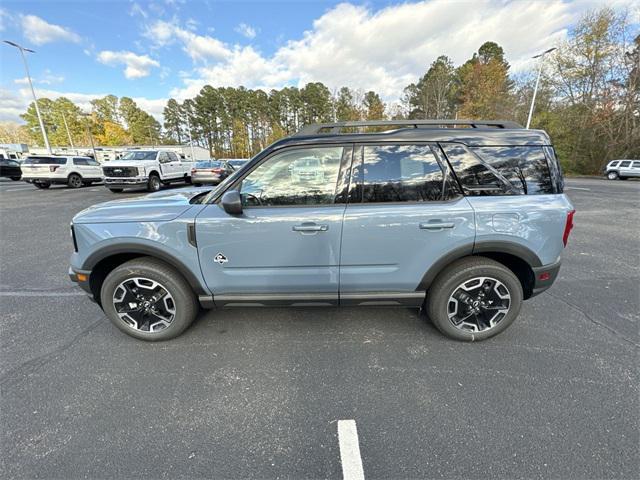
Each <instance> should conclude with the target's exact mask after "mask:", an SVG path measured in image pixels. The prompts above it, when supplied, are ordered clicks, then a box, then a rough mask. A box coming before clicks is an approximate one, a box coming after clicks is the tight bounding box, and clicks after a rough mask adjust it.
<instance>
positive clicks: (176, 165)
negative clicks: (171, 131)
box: [167, 152, 185, 178]
mask: <svg viewBox="0 0 640 480" xmlns="http://www.w3.org/2000/svg"><path fill="white" fill-rule="evenodd" d="M167 156H168V157H169V163H168V164H167V165H168V166H169V169H170V171H171V176H172V178H180V177H182V176H184V174H185V172H184V171H183V168H182V163H181V162H180V159H179V158H178V155H177V154H175V153H174V152H167Z"/></svg>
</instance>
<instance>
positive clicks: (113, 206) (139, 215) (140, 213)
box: [73, 187, 211, 223]
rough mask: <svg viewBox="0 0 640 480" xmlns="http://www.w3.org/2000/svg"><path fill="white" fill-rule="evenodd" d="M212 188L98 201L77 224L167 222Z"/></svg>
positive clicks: (81, 214)
mask: <svg viewBox="0 0 640 480" xmlns="http://www.w3.org/2000/svg"><path fill="white" fill-rule="evenodd" d="M210 190H211V188H210V187H209V188H207V187H194V188H181V189H175V190H169V191H165V192H155V193H151V194H149V195H144V196H142V197H137V198H128V199H123V200H112V201H110V202H105V203H98V204H97V205H93V206H91V207H89V208H87V209H85V210H82V211H81V212H80V213H78V214H77V215H76V216H75V217H73V223H120V222H166V221H169V220H173V219H174V218H177V217H179V216H180V215H182V214H183V213H184V212H186V211H187V210H189V209H190V208H191V207H193V206H198V205H197V204H196V205H194V204H191V203H190V201H191V199H192V198H193V197H195V196H196V195H198V194H200V193H203V192H208V191H210Z"/></svg>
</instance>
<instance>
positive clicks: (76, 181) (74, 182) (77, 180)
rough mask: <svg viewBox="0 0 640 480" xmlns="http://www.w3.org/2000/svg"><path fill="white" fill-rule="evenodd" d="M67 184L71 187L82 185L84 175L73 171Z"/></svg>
mask: <svg viewBox="0 0 640 480" xmlns="http://www.w3.org/2000/svg"><path fill="white" fill-rule="evenodd" d="M67 185H68V187H69V188H80V187H82V177H81V176H80V175H78V174H77V173H72V174H71V175H69V178H68V179H67Z"/></svg>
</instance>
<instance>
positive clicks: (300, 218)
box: [69, 120, 574, 341]
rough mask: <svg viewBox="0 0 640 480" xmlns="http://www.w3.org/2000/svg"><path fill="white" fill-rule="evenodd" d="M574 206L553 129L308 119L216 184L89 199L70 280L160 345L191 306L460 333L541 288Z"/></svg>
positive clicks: (508, 318)
mask: <svg viewBox="0 0 640 480" xmlns="http://www.w3.org/2000/svg"><path fill="white" fill-rule="evenodd" d="M573 213H574V209H573V206H572V205H571V203H570V202H569V200H568V199H567V197H566V196H565V195H564V194H563V179H562V173H561V170H560V165H559V163H558V161H557V159H556V156H555V153H554V150H553V147H552V144H551V141H550V139H549V137H548V135H547V134H546V133H545V132H543V131H539V130H525V129H523V128H522V127H521V126H519V125H517V124H515V123H512V122H504V121H462V120H455V121H453V120H452V121H446V120H444V121H443V120H433V121H428V120H406V121H370V122H339V123H332V124H316V125H310V126H308V127H306V128H304V129H302V130H301V131H300V132H298V133H297V134H295V135H293V136H290V137H287V138H284V139H282V140H279V141H277V142H275V143H274V144H272V145H270V146H269V147H267V148H266V149H265V150H264V151H262V152H260V153H259V154H258V155H256V156H255V157H254V158H253V159H252V160H251V161H250V162H248V163H247V164H246V165H245V166H244V167H243V168H241V169H239V170H238V171H236V172H235V173H234V174H233V175H231V176H229V177H228V178H227V179H225V180H224V181H223V182H222V183H221V184H220V185H219V186H218V187H217V188H215V189H213V190H212V189H210V188H209V189H203V188H199V189H198V188H188V189H180V190H173V191H168V192H159V193H155V194H150V195H147V196H143V197H140V198H136V199H132V200H117V201H111V202H107V203H102V204H99V205H95V206H93V207H90V208H88V209H86V210H84V211H82V212H80V213H79V214H77V215H76V216H75V218H74V219H73V223H72V224H71V233H72V238H73V243H74V250H75V251H74V253H73V255H72V257H71V267H70V271H69V275H70V277H71V280H73V281H74V282H77V283H78V284H79V285H80V287H81V288H83V289H84V290H85V291H86V292H88V293H89V294H90V296H91V297H93V299H94V300H95V301H97V302H98V303H99V304H100V305H101V307H102V309H103V310H104V312H105V314H106V315H107V316H108V317H109V318H110V319H111V321H112V322H113V323H114V324H115V325H116V326H117V327H118V328H120V329H121V330H122V331H124V332H126V333H128V334H130V335H132V336H134V337H136V338H139V339H143V340H165V339H169V338H173V337H175V336H177V335H179V334H180V333H181V332H182V331H184V329H185V328H187V327H188V326H189V324H191V322H192V321H193V320H194V318H195V317H196V315H197V312H198V310H199V307H204V308H212V307H233V306H240V307H242V306H249V305H251V306H256V305H258V306H268V305H278V306H285V305H290V306H337V305H365V306H373V305H384V306H393V305H396V306H412V307H423V308H425V310H426V313H427V315H428V317H429V318H430V319H431V321H432V322H433V323H434V324H435V326H436V327H437V328H438V329H439V330H440V331H441V332H442V333H444V334H445V335H447V336H449V337H451V338H454V339H458V340H466V341H473V340H482V339H485V338H488V337H491V336H493V335H495V334H497V333H499V332H501V331H502V330H504V329H505V328H507V327H508V326H509V325H510V324H511V323H512V322H513V321H514V319H515V318H516V317H517V315H518V313H519V311H520V308H521V305H522V301H523V300H526V299H528V298H531V297H532V296H534V295H537V294H539V293H540V292H542V291H544V290H546V289H547V288H549V287H550V286H551V284H552V283H553V281H554V280H555V278H556V276H557V275H558V271H559V269H560V258H561V254H562V251H563V248H564V247H565V246H566V244H567V238H568V236H569V232H570V230H571V227H572V222H573Z"/></svg>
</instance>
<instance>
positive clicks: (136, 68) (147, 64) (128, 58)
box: [98, 50, 160, 79]
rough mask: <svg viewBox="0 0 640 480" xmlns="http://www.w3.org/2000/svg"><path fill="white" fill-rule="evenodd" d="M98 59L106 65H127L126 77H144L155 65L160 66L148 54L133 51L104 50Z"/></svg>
mask: <svg viewBox="0 0 640 480" xmlns="http://www.w3.org/2000/svg"><path fill="white" fill-rule="evenodd" d="M98 61H99V62H100V63H104V64H105V65H110V66H113V65H125V66H126V67H125V69H124V76H125V77H126V78H129V79H132V78H142V77H146V76H148V75H149V74H150V73H151V69H152V68H153V67H159V66H160V63H158V62H157V61H156V60H154V59H152V58H151V57H149V56H147V55H136V54H135V53H133V52H128V51H124V50H123V51H120V52H113V51H111V50H103V51H102V52H100V53H99V54H98Z"/></svg>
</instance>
